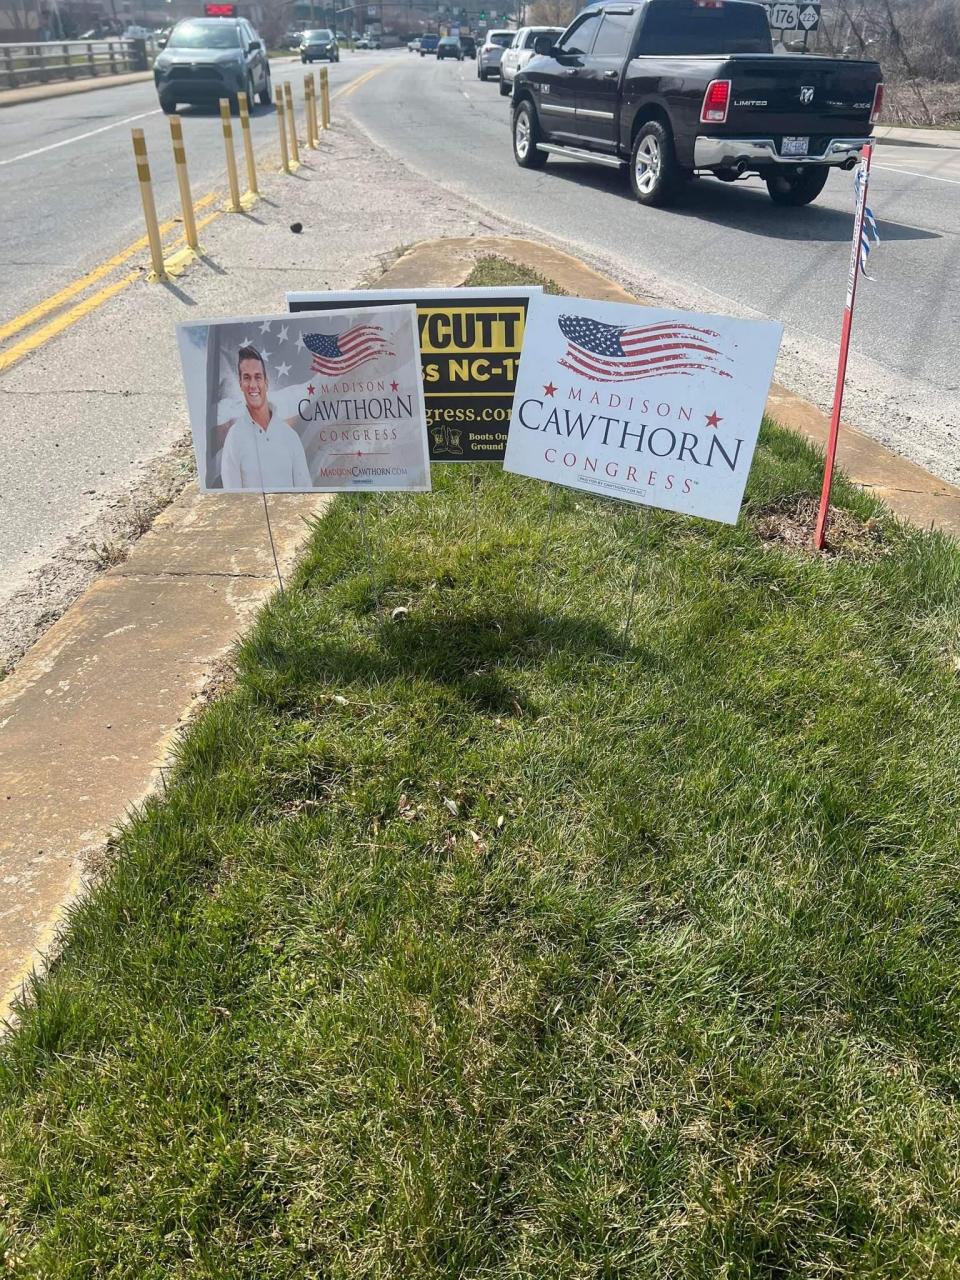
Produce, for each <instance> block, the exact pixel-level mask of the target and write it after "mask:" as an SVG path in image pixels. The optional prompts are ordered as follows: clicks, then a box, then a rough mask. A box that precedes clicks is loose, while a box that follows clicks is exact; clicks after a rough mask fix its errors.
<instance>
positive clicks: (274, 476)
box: [220, 346, 313, 490]
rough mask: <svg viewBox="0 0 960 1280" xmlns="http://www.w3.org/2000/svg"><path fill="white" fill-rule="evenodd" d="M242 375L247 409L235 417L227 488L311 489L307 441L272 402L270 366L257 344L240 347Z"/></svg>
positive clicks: (225, 457)
mask: <svg viewBox="0 0 960 1280" xmlns="http://www.w3.org/2000/svg"><path fill="white" fill-rule="evenodd" d="M237 378H238V381H239V383H240V391H241V393H242V394H243V403H244V411H243V412H242V413H241V414H240V415H239V417H237V418H236V419H235V420H234V422H233V425H232V426H231V427H230V430H229V431H228V433H227V438H226V440H225V442H224V445H223V454H222V457H221V461H220V474H221V478H222V481H223V487H224V489H266V490H277V489H311V488H312V487H313V481H312V480H311V478H310V470H309V468H308V466H307V455H306V453H305V452H304V449H303V444H302V442H301V440H300V437H299V435H297V433H296V431H295V430H294V429H293V427H291V426H289V425H288V424H287V423H286V422H285V421H284V420H283V418H282V417H281V416H280V414H279V413H278V412H277V411H276V409H275V407H274V405H272V404H271V403H270V400H269V398H268V391H269V380H268V378H267V366H266V364H265V363H264V359H263V356H262V355H261V354H260V352H259V351H258V350H257V348H256V347H252V346H243V347H240V349H239V350H238V352H237Z"/></svg>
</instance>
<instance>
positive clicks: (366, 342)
mask: <svg viewBox="0 0 960 1280" xmlns="http://www.w3.org/2000/svg"><path fill="white" fill-rule="evenodd" d="M177 330H178V337H179V340H180V356H181V360H182V362H183V376H184V382H185V384H186V390H187V403H188V406H189V410H190V425H191V427H192V429H193V441H194V448H195V451H196V456H197V470H198V472H199V480H200V488H201V489H203V490H205V491H210V490H228V491H254V492H257V493H260V492H261V491H263V492H266V493H299V492H310V491H317V492H337V491H340V490H361V491H362V490H365V489H366V490H398V489H412V490H426V489H429V488H430V461H429V458H428V455H427V423H426V414H425V411H424V402H423V381H422V378H421V373H420V341H419V337H418V333H417V313H416V308H415V307H413V306H378V307H363V308H348V309H346V310H343V311H333V312H330V311H325V312H323V313H320V314H317V313H309V312H300V313H299V314H297V315H280V316H247V317H245V318H243V319H230V320H221V321H217V322H215V323H203V322H190V323H186V324H181V325H178V326H177Z"/></svg>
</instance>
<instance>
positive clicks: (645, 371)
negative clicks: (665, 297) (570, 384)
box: [557, 316, 731, 382]
mask: <svg viewBox="0 0 960 1280" xmlns="http://www.w3.org/2000/svg"><path fill="white" fill-rule="evenodd" d="M557 323H558V324H559V326H560V332H561V333H562V334H563V336H564V337H565V338H566V340H567V349H566V351H565V352H564V354H563V355H562V356H561V358H560V360H559V361H558V363H559V364H560V365H561V367H562V368H564V369H569V370H570V372H571V373H576V374H579V375H580V377H582V378H589V379H590V380H591V382H635V381H636V380H637V379H639V378H664V377H668V376H670V375H673V376H677V377H690V376H691V375H692V374H694V373H698V372H702V373H713V374H716V376H717V377H718V378H729V377H730V376H731V375H730V373H729V372H728V370H726V369H725V368H723V367H722V366H723V365H724V364H729V363H730V357H729V356H728V355H726V354H725V353H724V352H723V351H722V350H721V349H720V348H719V347H717V346H714V342H715V340H716V339H718V338H719V337H720V334H719V333H717V332H715V330H713V329H698V328H696V327H695V326H693V325H690V324H682V323H677V324H670V323H668V324H645V325H638V326H636V327H633V326H619V325H613V324H603V323H601V322H600V321H599V320H591V319H590V318H589V317H587V316H560V318H559V320H558V322H557Z"/></svg>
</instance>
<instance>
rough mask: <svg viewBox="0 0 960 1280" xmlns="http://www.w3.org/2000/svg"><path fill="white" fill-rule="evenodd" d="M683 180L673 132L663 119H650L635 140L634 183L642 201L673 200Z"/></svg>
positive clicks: (631, 164) (632, 157) (635, 191)
mask: <svg viewBox="0 0 960 1280" xmlns="http://www.w3.org/2000/svg"><path fill="white" fill-rule="evenodd" d="M682 181H683V171H682V170H681V168H680V166H679V165H678V164H677V155H676V152H675V150H674V147H673V134H672V133H671V132H670V130H669V129H668V128H667V126H666V125H665V124H661V122H660V121H659V120H648V121H647V123H646V124H645V125H643V126H642V127H641V129H640V132H639V133H638V134H637V136H636V138H634V140H633V151H632V152H631V155H630V185H631V187H633V194H634V195H635V196H636V197H637V199H638V200H639V201H640V203H641V204H650V205H658V204H669V202H670V201H671V200H672V199H673V197H674V196H675V195H676V192H677V188H678V187H679V186H680V183H681V182H682Z"/></svg>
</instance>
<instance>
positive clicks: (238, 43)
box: [153, 18, 273, 115]
mask: <svg viewBox="0 0 960 1280" xmlns="http://www.w3.org/2000/svg"><path fill="white" fill-rule="evenodd" d="M153 79H154V83H155V84H156V86H157V94H158V96H159V98H160V107H161V110H163V111H164V112H166V114H167V115H171V114H172V113H173V112H174V111H176V109H177V104H178V103H180V102H189V103H194V104H200V103H208V104H213V103H215V102H217V100H218V99H219V98H228V99H229V101H230V105H231V107H233V108H234V109H236V106H237V94H238V93H246V95H247V102H248V103H249V104H250V106H251V108H252V107H253V102H254V98H255V97H256V98H259V100H260V105H261V106H264V107H265V106H268V105H269V104H270V103H271V102H272V101H273V87H272V85H271V83H270V63H269V62H268V61H267V50H266V48H265V46H264V43H263V41H262V40H261V39H260V37H259V35H258V34H257V33H256V31H255V30H254V29H253V27H252V26H251V25H250V23H249V22H248V21H247V20H246V18H185V19H184V20H183V21H182V22H178V23H177V25H176V26H175V27H174V28H173V30H172V31H171V32H170V39H169V40H168V41H167V47H166V48H165V49H164V51H163V52H162V53H159V54H157V58H156V61H155V62H154V64H153Z"/></svg>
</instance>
